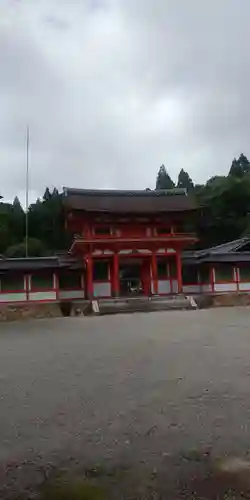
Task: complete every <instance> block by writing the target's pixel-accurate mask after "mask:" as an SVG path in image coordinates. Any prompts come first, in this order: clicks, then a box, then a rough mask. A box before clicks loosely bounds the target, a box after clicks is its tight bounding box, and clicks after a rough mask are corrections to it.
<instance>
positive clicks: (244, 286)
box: [239, 282, 250, 292]
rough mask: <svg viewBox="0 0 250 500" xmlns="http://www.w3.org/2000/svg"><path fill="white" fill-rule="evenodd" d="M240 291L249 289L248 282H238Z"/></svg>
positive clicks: (249, 284)
mask: <svg viewBox="0 0 250 500" xmlns="http://www.w3.org/2000/svg"><path fill="white" fill-rule="evenodd" d="M239 290H240V292H244V291H246V290H250V283H243V282H242V283H239Z"/></svg>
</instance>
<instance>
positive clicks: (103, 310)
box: [95, 295, 196, 314]
mask: <svg viewBox="0 0 250 500" xmlns="http://www.w3.org/2000/svg"><path fill="white" fill-rule="evenodd" d="M98 308H99V314H115V313H121V312H123V313H132V312H151V311H167V310H173V309H194V308H196V304H195V303H194V302H192V301H190V298H187V297H185V296H184V295H173V296H168V297H160V296H154V297H133V298H132V297H124V298H123V297H119V298H114V299H100V300H98ZM95 309H96V307H95Z"/></svg>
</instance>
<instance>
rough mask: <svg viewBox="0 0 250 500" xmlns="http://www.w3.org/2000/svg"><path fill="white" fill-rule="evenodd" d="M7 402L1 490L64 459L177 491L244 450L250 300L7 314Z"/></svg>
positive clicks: (130, 485)
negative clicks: (83, 314) (227, 304)
mask: <svg viewBox="0 0 250 500" xmlns="http://www.w3.org/2000/svg"><path fill="white" fill-rule="evenodd" d="M0 401H1V403H0V405H1V406H0V443H1V445H0V464H1V466H2V468H1V475H0V481H1V485H0V490H1V491H0V497H1V498H15V495H16V494H17V492H20V491H26V496H28V493H27V492H29V493H30V492H32V491H33V488H35V487H36V486H37V485H38V484H40V483H41V482H42V481H43V480H44V478H47V476H50V475H53V473H54V471H55V470H57V469H62V470H71V469H72V470H73V469H74V470H78V471H80V470H82V471H85V472H86V471H88V474H89V475H93V476H94V475H98V474H100V476H102V475H107V476H109V477H111V476H113V477H116V476H117V477H118V476H119V481H118V482H119V485H122V486H121V487H122V488H123V487H124V491H126V488H127V490H128V491H129V492H130V493H128V496H127V497H126V493H124V495H125V497H126V498H132V496H131V491H133V492H134V495H135V496H134V497H133V498H146V496H143V495H148V496H147V498H175V495H176V498H180V497H181V494H183V495H184V493H183V492H184V491H185V492H187V491H193V489H194V488H195V489H196V490H197V491H198V490H199V484H198V483H199V481H203V480H204V478H206V476H207V473H208V471H210V470H211V469H213V468H214V467H215V465H214V464H218V463H220V461H221V460H224V458H225V457H235V456H236V457H241V458H244V457H246V458H247V457H248V452H249V447H250V309H249V308H240V307H239V308H224V309H213V310H202V311H173V312H159V313H149V314H134V315H116V316H105V317H96V318H67V319H51V320H36V321H29V322H22V323H9V324H1V325H0ZM218 461H219V462H218ZM216 467H217V465H216ZM100 471H101V472H100ZM117 471H119V474H118V472H117ZM121 471H122V473H121ZM124 471H126V473H125V474H123V473H124ZM121 477H122V479H121ZM124 477H125V479H124ZM194 481H196V486H194ZM197 481H198V482H197ZM221 481H222V483H223V481H224V480H221V479H220V482H221ZM123 483H124V485H123ZM216 484H217V486H216V488H217V487H218V481H217V483H216ZM223 484H224V483H223ZM206 488H207V487H206ZM206 488H205V489H206ZM223 488H224V486H223ZM212 490H213V486H211V491H212ZM153 491H154V493H152V492H153ZM156 491H158V493H159V495H160V493H161V494H162V495H163V496H150V495H156ZM223 491H224V490H223ZM135 492H137V493H136V494H135ZM145 492H147V493H145ZM210 493H211V492H210ZM210 493H209V495H210ZM185 494H187V493H185ZM129 495H130V496H129ZM140 495H142V496H140ZM164 495H165V496H164ZM188 495H189V493H188ZM204 495H205V493H204ZM125 497H124V498H125ZM117 498H120V497H118V496H117ZM121 498H123V497H121ZM185 498H191V497H190V496H187V497H185ZM199 498H201V497H199ZM204 498H212V493H211V495H210V496H204ZM213 498H215V497H213Z"/></svg>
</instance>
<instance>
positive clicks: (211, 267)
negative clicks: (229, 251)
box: [209, 265, 215, 293]
mask: <svg viewBox="0 0 250 500" xmlns="http://www.w3.org/2000/svg"><path fill="white" fill-rule="evenodd" d="M209 273H210V284H211V290H212V292H213V293H214V280H215V273H214V266H213V265H211V266H210V270H209Z"/></svg>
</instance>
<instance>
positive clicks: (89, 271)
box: [86, 255, 94, 300]
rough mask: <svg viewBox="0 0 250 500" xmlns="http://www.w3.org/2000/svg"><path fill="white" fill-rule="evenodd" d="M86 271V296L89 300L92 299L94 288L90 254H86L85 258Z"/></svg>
mask: <svg viewBox="0 0 250 500" xmlns="http://www.w3.org/2000/svg"><path fill="white" fill-rule="evenodd" d="M86 271H87V273H86V274H87V296H88V299H89V300H92V299H93V294H94V288H93V259H92V255H88V256H87V258H86Z"/></svg>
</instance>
